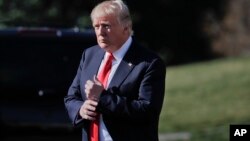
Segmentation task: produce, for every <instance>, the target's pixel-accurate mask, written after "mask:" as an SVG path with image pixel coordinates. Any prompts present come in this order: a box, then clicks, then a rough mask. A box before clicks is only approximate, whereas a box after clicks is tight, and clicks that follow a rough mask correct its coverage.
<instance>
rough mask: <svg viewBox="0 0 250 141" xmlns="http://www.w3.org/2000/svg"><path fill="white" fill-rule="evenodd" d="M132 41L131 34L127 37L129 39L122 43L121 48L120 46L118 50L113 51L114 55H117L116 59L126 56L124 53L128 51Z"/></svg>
mask: <svg viewBox="0 0 250 141" xmlns="http://www.w3.org/2000/svg"><path fill="white" fill-rule="evenodd" d="M131 43H132V37H131V36H129V38H128V39H127V41H126V42H125V43H124V44H123V45H122V47H121V48H119V49H118V50H116V51H115V52H113V56H114V57H115V59H116V60H117V61H121V60H122V59H123V57H124V55H125V54H126V52H127V51H128V49H129V47H130V45H131Z"/></svg>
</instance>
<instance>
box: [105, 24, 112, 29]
mask: <svg viewBox="0 0 250 141" xmlns="http://www.w3.org/2000/svg"><path fill="white" fill-rule="evenodd" d="M103 27H104V28H105V29H110V27H111V26H110V25H108V24H105V25H103Z"/></svg>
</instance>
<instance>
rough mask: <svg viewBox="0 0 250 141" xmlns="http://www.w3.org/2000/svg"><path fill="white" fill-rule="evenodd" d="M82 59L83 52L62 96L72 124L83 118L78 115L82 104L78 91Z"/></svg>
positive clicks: (79, 123)
mask: <svg viewBox="0 0 250 141" xmlns="http://www.w3.org/2000/svg"><path fill="white" fill-rule="evenodd" d="M83 61H84V53H83V55H82V59H81V61H80V65H79V67H78V70H77V74H76V76H75V78H74V80H73V82H72V84H71V86H70V87H69V90H68V94H67V96H65V98H64V104H65V107H66V110H67V112H68V115H69V118H70V120H71V122H72V124H73V125H74V126H80V125H81V123H83V121H84V120H83V119H82V118H81V117H80V115H79V110H80V108H81V106H82V104H83V99H82V96H81V92H80V78H81V71H82V66H83Z"/></svg>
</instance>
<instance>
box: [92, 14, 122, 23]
mask: <svg viewBox="0 0 250 141" xmlns="http://www.w3.org/2000/svg"><path fill="white" fill-rule="evenodd" d="M98 23H110V24H116V23H118V20H117V17H116V16H115V15H113V14H112V15H102V16H98V17H95V18H94V19H93V24H98Z"/></svg>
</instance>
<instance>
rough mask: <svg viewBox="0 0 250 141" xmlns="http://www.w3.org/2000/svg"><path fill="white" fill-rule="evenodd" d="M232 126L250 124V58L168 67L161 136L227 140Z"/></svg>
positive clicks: (193, 139) (201, 140)
mask: <svg viewBox="0 0 250 141" xmlns="http://www.w3.org/2000/svg"><path fill="white" fill-rule="evenodd" d="M230 124H250V57H249V56H248V57H246V56H245V57H237V58H224V59H219V60H214V61H209V62H203V63H195V64H189V65H183V66H177V67H169V68H167V77H166V94H165V99H164V105H163V109H162V113H161V117H160V126H159V130H160V133H165V132H190V133H191V140H192V141H196V140H197V141H216V140H218V141H224V140H225V141H227V140H229V125H230Z"/></svg>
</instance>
